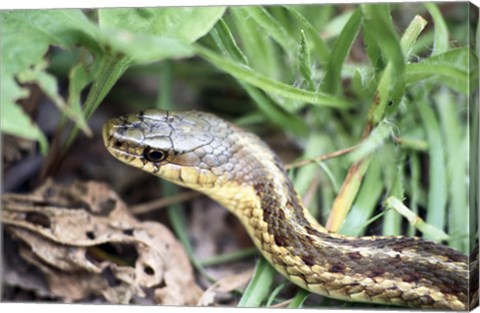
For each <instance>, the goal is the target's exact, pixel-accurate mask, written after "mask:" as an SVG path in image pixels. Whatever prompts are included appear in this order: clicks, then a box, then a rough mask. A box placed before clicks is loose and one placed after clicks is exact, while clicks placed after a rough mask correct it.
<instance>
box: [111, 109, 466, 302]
mask: <svg viewBox="0 0 480 313" xmlns="http://www.w3.org/2000/svg"><path fill="white" fill-rule="evenodd" d="M103 139H104V142H105V145H106V147H107V149H108V151H109V152H110V153H111V154H112V155H113V156H114V157H116V158H117V159H119V160H120V161H122V162H125V163H126V164H129V165H131V166H134V167H137V168H140V169H143V170H144V171H146V172H149V173H152V174H154V175H157V176H160V177H162V178H164V179H167V180H169V181H172V182H174V183H177V184H179V185H181V186H185V187H188V188H192V189H195V190H198V191H200V192H202V193H204V194H206V195H208V196H210V197H211V198H213V199H214V200H216V201H218V202H219V203H221V204H222V205H224V206H225V207H226V208H228V209H229V210H230V211H231V212H233V213H234V214H235V215H236V216H237V217H238V218H239V219H240V221H241V222H242V224H243V225H244V227H245V228H246V230H247V232H248V234H249V235H250V236H251V238H252V239H253V241H254V243H255V245H256V246H257V247H258V249H259V250H260V251H261V253H262V254H263V256H264V257H265V258H266V259H267V260H268V261H269V262H270V263H271V264H272V265H273V266H274V268H275V269H276V270H277V271H278V272H280V273H281V274H283V275H284V276H285V277H287V278H288V279H289V280H290V281H291V282H293V283H295V284H297V285H298V286H300V287H302V288H304V289H306V290H308V291H310V292H312V293H316V294H320V295H324V296H326V297H331V298H336V299H343V300H347V301H356V302H368V303H379V304H388V305H399V306H408V307H416V308H430V309H432V308H433V309H452V310H466V309H467V308H468V305H467V303H468V289H467V288H468V287H467V286H468V276H469V274H468V261H467V259H468V258H467V256H466V255H464V254H463V253H460V252H458V251H456V250H453V249H451V248H449V247H447V246H445V245H440V244H435V243H433V242H431V241H426V240H423V239H421V238H414V237H401V236H396V237H386V236H370V237H359V238H355V237H347V236H342V235H339V234H334V233H330V232H328V231H327V230H326V229H325V228H324V227H322V226H321V225H320V224H319V223H318V222H317V221H316V220H315V218H313V217H312V216H311V215H310V214H309V212H308V210H307V209H306V208H305V207H304V206H303V205H302V202H301V200H300V198H299V196H298V195H297V193H296V191H295V189H294V187H293V185H292V183H291V181H290V180H289V178H288V176H287V173H286V171H285V169H284V166H283V165H282V162H281V161H280V160H279V158H278V157H277V156H276V155H275V153H274V152H272V151H271V150H270V149H269V147H268V146H267V145H266V144H265V143H263V142H262V140H260V139H259V138H258V137H257V136H256V135H254V134H252V133H249V132H247V131H245V130H242V129H241V128H239V127H237V126H235V125H233V124H231V123H229V122H227V121H224V120H222V119H221V118H219V117H216V116H215V115H212V114H208V113H203V112H196V111H188V112H179V113H173V112H165V111H160V110H157V109H149V110H145V111H142V112H139V113H136V114H128V115H124V116H121V117H119V118H113V119H110V120H109V121H108V122H107V123H106V124H105V126H104V129H103Z"/></svg>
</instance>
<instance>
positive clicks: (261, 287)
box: [237, 257, 276, 308]
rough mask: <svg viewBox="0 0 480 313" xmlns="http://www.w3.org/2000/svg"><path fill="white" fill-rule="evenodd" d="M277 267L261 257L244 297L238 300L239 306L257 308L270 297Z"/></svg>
mask: <svg viewBox="0 0 480 313" xmlns="http://www.w3.org/2000/svg"><path fill="white" fill-rule="evenodd" d="M275 273H276V271H275V269H274V268H273V267H272V266H271V265H270V264H269V263H268V261H267V260H265V258H263V257H261V258H260V259H259V260H258V262H257V266H256V267H255V272H254V273H253V276H252V279H251V280H250V282H249V283H248V286H247V288H246V289H245V292H244V293H243V295H242V298H241V299H240V301H239V302H238V305H237V306H238V307H248V308H257V307H259V306H261V305H262V303H264V302H265V300H266V299H268V295H269V293H270V288H271V287H272V284H273V279H274V277H275Z"/></svg>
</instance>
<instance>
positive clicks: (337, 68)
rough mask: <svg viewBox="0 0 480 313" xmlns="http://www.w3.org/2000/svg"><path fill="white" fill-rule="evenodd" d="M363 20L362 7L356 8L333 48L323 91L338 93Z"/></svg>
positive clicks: (322, 87)
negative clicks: (343, 72) (344, 64)
mask: <svg viewBox="0 0 480 313" xmlns="http://www.w3.org/2000/svg"><path fill="white" fill-rule="evenodd" d="M361 22H362V11H361V9H360V8H358V9H356V10H355V11H354V13H353V14H352V16H351V17H350V19H349V20H348V22H347V24H346V25H345V27H344V28H343V29H342V32H341V33H340V36H338V38H337V40H336V41H335V44H334V46H333V49H332V54H331V56H330V59H329V61H328V64H327V73H326V75H325V78H324V79H323V84H322V86H321V88H320V90H321V91H323V92H325V93H329V94H336V93H338V91H339V87H340V83H341V79H340V74H341V72H342V65H343V63H344V62H345V59H346V57H347V55H348V53H349V52H350V48H351V47H352V45H353V42H354V41H355V39H356V38H357V35H358V32H359V31H360V24H361Z"/></svg>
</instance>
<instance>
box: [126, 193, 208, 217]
mask: <svg viewBox="0 0 480 313" xmlns="http://www.w3.org/2000/svg"><path fill="white" fill-rule="evenodd" d="M198 195H200V193H198V192H196V191H185V192H182V193H179V194H176V195H174V196H172V197H168V198H160V199H156V200H153V201H150V202H146V203H142V204H139V205H135V206H132V208H131V212H132V213H133V214H144V213H148V212H151V211H154V210H158V209H161V208H164V207H167V206H169V205H172V204H174V203H178V202H182V201H187V200H190V199H193V198H195V197H196V196H198Z"/></svg>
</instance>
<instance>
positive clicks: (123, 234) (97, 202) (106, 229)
mask: <svg viewBox="0 0 480 313" xmlns="http://www.w3.org/2000/svg"><path fill="white" fill-rule="evenodd" d="M2 207H3V210H2V223H3V225H4V226H5V228H6V230H7V231H8V232H9V233H10V234H12V236H13V237H14V238H16V239H17V240H18V241H20V242H21V244H20V245H19V252H20V256H21V257H22V258H23V259H24V260H25V261H26V262H27V263H29V264H31V265H33V266H34V267H35V268H37V269H39V270H40V271H41V272H42V273H43V275H44V277H45V280H46V285H47V286H48V289H49V292H50V293H51V296H52V297H55V298H60V299H62V300H63V301H65V302H77V301H82V300H86V299H89V298H90V297H91V296H92V295H97V296H102V297H103V298H104V299H105V300H106V301H108V302H111V303H146V302H148V301H145V300H144V301H143V302H142V300H139V299H141V298H147V299H148V298H152V301H151V302H150V303H157V304H165V305H194V304H196V303H197V302H198V301H199V299H200V296H201V293H202V290H201V289H200V287H198V285H197V284H196V283H195V279H194V274H193V270H192V268H191V266H190V263H189V260H188V258H187V255H186V254H185V252H184V250H183V247H182V246H181V244H180V243H179V242H178V241H177V240H176V239H175V237H174V236H173V234H172V233H171V232H170V231H169V230H168V229H167V228H166V227H165V226H163V225H162V224H159V223H156V222H151V221H147V222H140V221H138V220H137V219H135V218H134V217H133V216H132V215H131V214H130V213H129V211H128V208H127V206H126V205H125V203H124V202H123V201H121V199H120V198H119V197H118V195H117V194H116V193H115V192H113V191H112V190H111V189H110V187H109V186H108V185H106V184H103V183H99V182H74V183H73V184H72V185H71V186H65V185H61V184H56V183H54V182H53V181H51V180H48V181H47V182H46V183H45V184H43V185H42V186H40V187H39V188H38V189H36V190H35V191H34V192H33V193H31V194H27V195H20V194H4V195H3V196H2ZM12 270H15V267H13V268H11V269H9V271H12ZM7 274H8V275H6V276H9V277H14V278H15V279H16V283H17V284H22V280H21V279H19V277H22V273H20V274H16V275H14V274H12V273H8V272H7Z"/></svg>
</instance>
